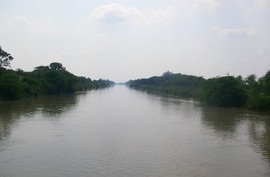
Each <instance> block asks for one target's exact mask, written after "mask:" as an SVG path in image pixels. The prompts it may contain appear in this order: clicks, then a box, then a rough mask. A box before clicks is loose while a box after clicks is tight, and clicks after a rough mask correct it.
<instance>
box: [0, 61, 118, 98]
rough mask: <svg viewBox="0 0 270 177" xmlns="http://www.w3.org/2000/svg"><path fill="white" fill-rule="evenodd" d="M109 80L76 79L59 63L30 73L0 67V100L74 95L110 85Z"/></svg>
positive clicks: (76, 77)
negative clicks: (65, 94) (81, 91)
mask: <svg viewBox="0 0 270 177" xmlns="http://www.w3.org/2000/svg"><path fill="white" fill-rule="evenodd" d="M112 84H113V82H112V81H109V80H102V79H100V80H94V81H92V80H91V79H90V78H85V77H78V76H75V75H73V74H72V73H70V72H68V71H67V70H66V69H65V68H64V67H63V66H62V64H61V63H56V62H54V63H51V64H50V65H49V66H38V67H36V68H35V70H34V71H32V72H25V71H23V70H17V71H13V70H9V69H5V68H3V67H0V100H15V99H20V98H22V97H30V96H38V95H52V94H62V93H74V92H76V91H80V90H87V89H97V88H102V87H107V86H110V85H112Z"/></svg>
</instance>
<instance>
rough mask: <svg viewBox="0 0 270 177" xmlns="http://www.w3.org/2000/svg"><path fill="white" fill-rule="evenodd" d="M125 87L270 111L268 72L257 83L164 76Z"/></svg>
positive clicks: (253, 79) (231, 78)
mask: <svg viewBox="0 0 270 177" xmlns="http://www.w3.org/2000/svg"><path fill="white" fill-rule="evenodd" d="M126 84H127V85H128V86H130V87H132V88H136V89H142V90H149V91H154V92H160V93H165V94H170V95H176V96H179V97H182V98H187V99H189V98H192V99H196V100H200V101H201V102H203V103H206V104H208V105H212V106H220V107H242V108H247V109H251V110H256V111H265V112H269V111H270V72H267V73H266V74H265V75H264V76H263V77H261V78H259V79H256V76H255V75H250V76H248V77H247V78H245V79H243V78H242V77H241V76H237V77H235V76H223V77H215V78H210V79H204V78H203V77H198V76H192V75H185V74H180V73H178V74H173V73H170V72H166V73H164V74H163V75H162V76H153V77H150V78H145V79H137V80H131V81H129V82H127V83H126Z"/></svg>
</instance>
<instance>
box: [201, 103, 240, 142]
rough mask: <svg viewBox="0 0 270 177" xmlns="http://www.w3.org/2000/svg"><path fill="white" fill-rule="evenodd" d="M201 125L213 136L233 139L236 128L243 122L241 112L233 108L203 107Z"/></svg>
mask: <svg viewBox="0 0 270 177" xmlns="http://www.w3.org/2000/svg"><path fill="white" fill-rule="evenodd" d="M202 110H203V112H202V123H203V124H204V125H205V126H207V128H208V130H210V131H213V134H215V135H217V136H220V137H223V138H233V137H234V136H236V134H237V126H238V124H239V123H240V122H241V120H243V117H242V115H243V112H242V111H241V110H240V109H234V108H219V107H207V106H206V107H203V109H202Z"/></svg>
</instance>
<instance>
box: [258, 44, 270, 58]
mask: <svg viewBox="0 0 270 177" xmlns="http://www.w3.org/2000/svg"><path fill="white" fill-rule="evenodd" d="M257 53H258V54H260V55H263V54H266V55H269V54H270V44H266V43H265V44H263V45H262V46H261V47H260V49H259V50H257Z"/></svg>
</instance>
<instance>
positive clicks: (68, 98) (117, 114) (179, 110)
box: [0, 86, 270, 177]
mask: <svg viewBox="0 0 270 177" xmlns="http://www.w3.org/2000/svg"><path fill="white" fill-rule="evenodd" d="M179 176H183V177H228V176H230V177H269V176H270V116H269V115H267V114H263V113H256V112H251V111H247V110H243V109H236V108H217V107H208V106H203V105H201V104H199V103H198V102H195V101H192V100H182V99H179V98H174V97H165V96H160V95H154V94H149V93H146V92H142V91H137V90H133V89H130V88H128V87H126V86H115V87H111V88H107V89H102V90H93V91H88V92H81V93H76V94H74V95H61V96H46V97H38V98H32V99H26V100H20V101H10V102H0V177H179Z"/></svg>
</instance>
